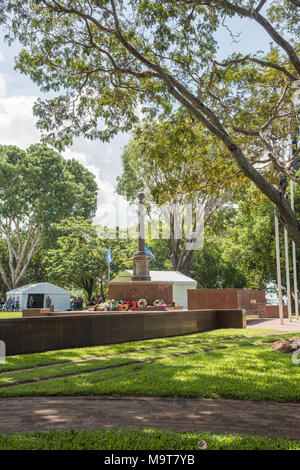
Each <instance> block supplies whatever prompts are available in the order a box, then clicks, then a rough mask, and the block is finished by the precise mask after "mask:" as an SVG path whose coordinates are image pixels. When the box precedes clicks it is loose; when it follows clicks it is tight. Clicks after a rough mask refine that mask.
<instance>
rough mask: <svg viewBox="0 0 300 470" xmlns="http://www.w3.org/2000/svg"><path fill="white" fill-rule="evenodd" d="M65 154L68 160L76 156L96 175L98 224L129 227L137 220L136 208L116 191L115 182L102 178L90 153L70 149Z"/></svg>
mask: <svg viewBox="0 0 300 470" xmlns="http://www.w3.org/2000/svg"><path fill="white" fill-rule="evenodd" d="M63 156H64V158H66V159H67V160H69V159H71V158H75V160H77V161H79V162H80V163H81V164H82V165H83V166H85V168H87V169H88V170H89V171H90V172H91V173H93V174H94V175H95V178H96V181H97V184H98V188H99V195H98V207H97V213H96V216H95V219H94V221H95V223H96V224H100V225H107V226H109V227H115V226H120V227H122V228H127V227H130V226H132V225H133V224H134V223H135V222H136V219H137V216H136V209H135V208H132V207H130V206H129V204H128V202H127V201H126V199H125V198H123V197H121V196H119V195H118V194H116V193H115V188H114V184H113V183H112V182H111V181H109V180H107V179H104V178H102V176H101V169H100V168H99V167H98V166H96V165H94V164H91V163H89V161H91V159H92V158H93V157H92V156H91V155H90V154H88V153H86V154H85V153H83V152H78V151H75V150H72V149H68V150H66V152H64V154H63Z"/></svg>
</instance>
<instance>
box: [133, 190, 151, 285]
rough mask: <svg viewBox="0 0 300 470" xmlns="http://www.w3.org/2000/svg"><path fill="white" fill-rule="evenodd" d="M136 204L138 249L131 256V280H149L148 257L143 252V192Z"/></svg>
mask: <svg viewBox="0 0 300 470" xmlns="http://www.w3.org/2000/svg"><path fill="white" fill-rule="evenodd" d="M138 198H139V206H138V251H137V252H136V253H135V255H134V257H133V258H132V263H133V276H132V281H151V277H150V274H149V272H150V261H151V260H150V257H149V256H148V255H147V254H146V252H145V218H144V210H145V204H144V200H145V194H144V193H139V194H138Z"/></svg>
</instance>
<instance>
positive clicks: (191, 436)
mask: <svg viewBox="0 0 300 470" xmlns="http://www.w3.org/2000/svg"><path fill="white" fill-rule="evenodd" d="M201 440H205V441H206V443H207V446H208V450H240V449H243V450H300V441H288V440H284V439H268V438H259V437H251V436H245V435H238V434H226V435H218V434H212V433H196V432H195V433H185V434H184V433H179V432H172V431H158V430H154V429H144V430H118V431H114V430H100V431H72V430H63V431H47V432H34V433H9V434H2V435H1V434H0V450H11V449H14V450H168V451H170V450H194V451H196V450H198V446H197V444H198V442H199V441H201Z"/></svg>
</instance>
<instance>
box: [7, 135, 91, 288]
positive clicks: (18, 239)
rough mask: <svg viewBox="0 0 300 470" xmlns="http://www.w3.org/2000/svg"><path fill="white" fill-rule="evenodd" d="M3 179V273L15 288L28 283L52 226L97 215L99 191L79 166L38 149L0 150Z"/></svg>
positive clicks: (47, 151) (13, 148)
mask: <svg viewBox="0 0 300 470" xmlns="http://www.w3.org/2000/svg"><path fill="white" fill-rule="evenodd" d="M0 180H1V188H0V234H1V237H2V239H3V240H4V242H5V244H6V246H7V250H8V266H9V270H7V268H5V265H4V259H3V258H5V256H6V251H5V252H4V251H2V252H1V258H2V260H1V259H0V273H1V276H2V279H3V281H4V282H5V284H6V286H7V287H8V288H9V289H11V288H15V287H17V286H18V285H19V283H20V282H21V281H22V279H23V278H24V276H25V274H26V270H27V268H28V265H29V263H30V261H31V259H32V257H33V256H34V254H35V253H36V252H37V250H38V249H39V248H40V247H41V243H40V242H41V238H42V235H45V234H46V233H47V236H48V238H49V235H50V234H51V228H52V226H53V224H54V223H57V222H59V221H60V220H62V219H64V218H66V217H71V216H77V217H78V216H81V217H86V218H88V217H92V216H93V215H94V214H95V211H96V204H97V191H98V188H97V183H96V181H95V179H94V175H92V173H90V172H89V171H88V170H87V169H85V168H84V167H83V166H82V165H81V164H80V163H78V162H77V161H75V160H68V161H66V160H64V159H63V158H62V157H61V156H60V155H59V154H58V153H57V152H55V151H53V150H52V149H50V148H48V147H46V146H44V145H40V144H38V145H32V146H30V147H29V148H28V149H27V150H26V151H24V150H21V149H19V148H17V147H14V146H0ZM44 239H45V237H44Z"/></svg>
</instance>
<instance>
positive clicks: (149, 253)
mask: <svg viewBox="0 0 300 470" xmlns="http://www.w3.org/2000/svg"><path fill="white" fill-rule="evenodd" d="M145 252H146V253H147V255H149V256H150V258H152V259H153V261H156V258H155V256H154V254H153V253H151V251H150V250H149V248H148V247H147V245H145Z"/></svg>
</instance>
